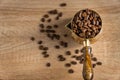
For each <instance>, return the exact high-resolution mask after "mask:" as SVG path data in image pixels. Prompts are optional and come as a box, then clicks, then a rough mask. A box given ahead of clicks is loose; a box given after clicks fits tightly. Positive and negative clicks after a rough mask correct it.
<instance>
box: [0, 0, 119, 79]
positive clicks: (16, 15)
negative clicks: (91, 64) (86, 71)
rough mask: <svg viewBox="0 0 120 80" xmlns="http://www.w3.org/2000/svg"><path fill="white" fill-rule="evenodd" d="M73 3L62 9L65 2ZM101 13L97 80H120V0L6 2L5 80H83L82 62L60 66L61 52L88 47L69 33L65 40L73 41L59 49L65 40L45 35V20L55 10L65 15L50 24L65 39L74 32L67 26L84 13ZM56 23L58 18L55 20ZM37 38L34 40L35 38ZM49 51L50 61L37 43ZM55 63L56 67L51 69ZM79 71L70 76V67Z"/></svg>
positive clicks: (0, 11) (0, 53)
mask: <svg viewBox="0 0 120 80" xmlns="http://www.w3.org/2000/svg"><path fill="white" fill-rule="evenodd" d="M63 2H65V3H67V6H66V7H63V8H62V7H60V6H59V4H60V3H63ZM85 8H89V9H93V10H95V11H97V12H98V13H99V14H100V16H101V18H102V21H103V28H102V32H101V34H100V35H101V37H100V39H99V40H98V41H97V42H95V43H94V44H91V46H92V48H93V51H92V53H93V54H94V56H95V57H97V59H98V61H101V62H102V66H96V67H95V68H94V80H110V79H112V80H120V0H106V1H105V0H91V1H90V0H82V1H81V0H0V80H83V78H82V74H81V73H82V64H79V63H78V65H74V66H71V67H70V68H67V67H65V66H64V65H65V63H67V62H70V61H71V60H72V58H70V57H69V56H67V57H66V58H67V60H66V61H64V62H59V61H58V60H57V55H58V54H63V55H64V52H65V51H66V50H70V51H71V52H72V54H74V50H75V49H81V48H82V47H83V46H82V45H80V44H78V43H76V42H74V40H73V39H72V38H71V36H70V35H69V36H68V37H67V38H64V37H61V40H64V41H67V42H69V46H68V47H67V48H63V47H60V49H55V48H54V45H55V44H58V42H59V40H50V39H49V38H48V37H46V35H45V34H44V33H40V32H39V29H40V28H39V27H38V25H39V24H40V23H41V21H40V19H41V18H42V17H43V15H44V14H46V13H47V12H48V11H49V10H54V9H57V10H58V11H59V12H63V16H62V17H61V18H60V20H57V21H55V20H52V21H51V22H50V23H45V24H47V25H52V24H58V25H59V28H58V29H57V31H58V33H59V34H60V35H61V36H62V35H63V34H64V33H67V34H70V32H69V31H68V30H67V29H65V28H64V25H65V24H66V23H68V22H69V20H70V19H71V18H72V17H73V16H74V14H75V13H76V12H77V11H79V10H81V9H85ZM51 18H52V19H54V18H53V17H52V16H51ZM32 36H33V37H35V41H31V40H30V37H32ZM39 40H42V41H43V45H45V46H47V47H49V50H48V53H49V54H50V57H49V58H44V57H43V56H42V55H41V52H42V50H39V49H38V47H39V45H38V44H37V41H39ZM47 62H50V63H51V67H46V66H45V65H46V63H47ZM71 68H72V69H74V73H73V74H69V73H68V72H67V71H68V69H71Z"/></svg>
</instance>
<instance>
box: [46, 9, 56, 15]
mask: <svg viewBox="0 0 120 80" xmlns="http://www.w3.org/2000/svg"><path fill="white" fill-rule="evenodd" d="M48 13H49V14H57V13H58V11H57V10H56V9H54V10H50V11H48Z"/></svg>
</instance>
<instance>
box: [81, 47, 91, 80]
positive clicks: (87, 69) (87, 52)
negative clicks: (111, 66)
mask: <svg viewBox="0 0 120 80" xmlns="http://www.w3.org/2000/svg"><path fill="white" fill-rule="evenodd" d="M91 50H92V49H91V47H90V46H86V47H84V63H83V78H84V80H92V79H93V68H92V63H91Z"/></svg>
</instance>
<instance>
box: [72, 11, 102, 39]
mask: <svg viewBox="0 0 120 80" xmlns="http://www.w3.org/2000/svg"><path fill="white" fill-rule="evenodd" d="M101 27H102V20H101V18H100V16H99V15H98V14H97V13H96V12H95V11H93V10H89V9H84V10H81V11H79V12H77V13H76V14H75V16H74V18H73V20H72V23H71V28H72V30H73V32H74V33H75V34H77V35H78V36H79V37H81V38H94V37H95V36H96V35H97V34H98V33H99V32H100V30H101Z"/></svg>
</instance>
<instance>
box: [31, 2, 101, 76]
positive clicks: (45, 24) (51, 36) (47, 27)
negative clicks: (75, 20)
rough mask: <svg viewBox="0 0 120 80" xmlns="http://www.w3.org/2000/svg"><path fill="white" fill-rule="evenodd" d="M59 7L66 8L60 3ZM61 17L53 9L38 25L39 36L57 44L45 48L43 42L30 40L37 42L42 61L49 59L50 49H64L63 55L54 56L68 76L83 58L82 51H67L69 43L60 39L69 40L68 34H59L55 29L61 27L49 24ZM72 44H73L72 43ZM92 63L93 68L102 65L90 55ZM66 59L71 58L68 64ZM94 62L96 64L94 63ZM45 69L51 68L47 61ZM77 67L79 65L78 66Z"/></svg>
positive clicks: (81, 62) (64, 4)
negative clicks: (64, 68)
mask: <svg viewBox="0 0 120 80" xmlns="http://www.w3.org/2000/svg"><path fill="white" fill-rule="evenodd" d="M59 6H60V7H62V8H64V7H66V6H67V4H66V3H61V4H60V5H59ZM61 17H63V12H61V11H59V10H58V9H53V10H50V11H47V12H46V13H45V14H44V15H43V17H42V18H41V19H40V24H39V31H40V35H45V36H46V37H47V38H48V40H49V41H48V42H50V41H51V42H57V44H54V45H51V46H45V44H44V43H48V42H45V41H44V40H41V39H40V40H38V41H37V40H36V39H35V37H31V38H30V39H31V40H32V41H37V44H38V45H39V50H40V52H41V56H42V57H43V58H44V59H49V57H51V56H50V54H51V53H49V50H51V47H53V48H54V49H55V50H58V49H59V50H62V49H63V48H65V49H66V50H64V53H61V54H58V55H57V56H56V58H57V61H58V62H61V64H64V67H66V68H67V72H68V73H70V74H73V73H74V72H75V70H74V69H73V68H72V66H75V65H78V64H83V61H84V57H83V52H82V51H83V50H80V49H74V51H71V50H69V48H68V47H69V44H68V43H69V42H68V41H67V40H65V39H64V40H63V39H61V37H62V38H66V39H67V38H70V37H69V35H68V33H67V32H66V33H64V34H60V33H59V32H58V31H57V29H61V28H60V27H61V25H58V24H57V23H54V24H52V23H51V22H54V21H59V20H60V19H61ZM73 43H74V42H73ZM91 57H92V61H94V64H93V67H94V68H95V67H96V65H102V63H101V62H99V61H98V59H97V58H96V57H94V56H93V54H92V55H91ZM68 58H71V60H70V61H69V62H68V60H67V59H68ZM95 62H96V63H95ZM45 65H46V67H52V64H51V61H50V60H48V61H47V62H46V63H45ZM78 66H79V65H78Z"/></svg>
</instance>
